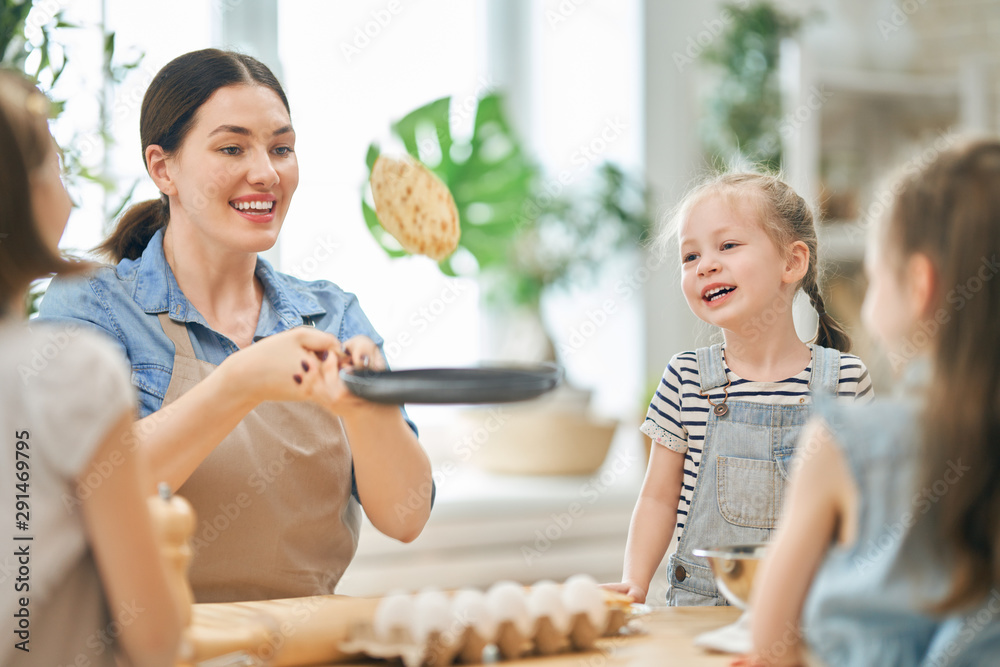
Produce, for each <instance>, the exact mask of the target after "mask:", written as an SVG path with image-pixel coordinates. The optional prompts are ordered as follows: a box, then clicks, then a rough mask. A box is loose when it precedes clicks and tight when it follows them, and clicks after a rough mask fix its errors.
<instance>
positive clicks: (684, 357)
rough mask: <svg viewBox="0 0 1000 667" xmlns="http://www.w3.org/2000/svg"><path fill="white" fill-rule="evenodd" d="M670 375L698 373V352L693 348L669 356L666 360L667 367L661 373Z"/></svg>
mask: <svg viewBox="0 0 1000 667" xmlns="http://www.w3.org/2000/svg"><path fill="white" fill-rule="evenodd" d="M668 373H669V374H672V375H680V374H684V375H695V376H697V375H698V354H697V352H695V351H694V350H685V351H684V352H678V353H677V354H675V355H674V356H672V357H670V361H668V362H667V368H666V369H665V370H664V372H663V374H664V375H667V374H668Z"/></svg>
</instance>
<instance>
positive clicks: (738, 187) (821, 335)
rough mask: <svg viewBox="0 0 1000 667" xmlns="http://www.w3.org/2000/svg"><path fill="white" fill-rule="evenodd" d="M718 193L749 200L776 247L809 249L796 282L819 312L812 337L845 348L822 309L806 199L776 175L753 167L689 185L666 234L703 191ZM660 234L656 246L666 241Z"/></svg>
mask: <svg viewBox="0 0 1000 667" xmlns="http://www.w3.org/2000/svg"><path fill="white" fill-rule="evenodd" d="M711 195H718V196H723V197H727V198H729V199H731V200H732V201H733V202H741V203H745V204H749V205H751V206H752V207H753V210H754V211H755V212H756V213H757V215H756V217H757V220H758V222H760V224H761V225H762V227H763V229H764V231H765V232H766V233H767V235H768V236H769V237H770V239H771V240H772V241H773V242H774V244H775V245H776V246H777V247H778V248H779V250H780V251H781V252H782V253H785V252H786V249H787V248H788V246H789V245H791V244H792V243H794V242H795V241H801V242H803V243H805V244H806V247H807V248H808V249H809V264H808V266H807V268H806V274H805V276H804V277H803V278H802V281H801V282H800V283H799V287H800V288H801V289H802V291H804V292H805V293H806V296H808V297H809V302H810V303H811V304H812V306H813V308H815V309H816V313H817V315H819V325H818V327H817V330H816V338H815V340H814V341H813V342H815V343H816V344H817V345H820V346H822V347H830V348H833V349H836V350H840V351H841V352H849V351H850V349H851V339H850V337H849V336H848V335H847V332H846V331H844V328H843V327H842V326H841V325H840V324H839V323H838V322H837V320H836V319H834V317H833V316H832V315H831V314H830V313H828V312H826V303H825V302H824V300H823V295H822V293H821V291H820V285H819V257H818V253H817V238H816V226H815V223H814V222H813V212H812V209H811V208H810V207H809V204H807V203H806V201H805V200H804V199H803V198H802V197H801V196H799V194H798V193H797V192H795V190H793V189H792V188H791V187H790V186H789V185H788V184H787V183H785V182H784V181H782V180H781V178H779V177H778V176H775V175H772V174H761V173H755V172H746V171H740V172H730V173H724V174H719V175H716V176H713V177H711V178H709V179H707V180H705V181H703V182H702V183H701V184H699V185H697V186H696V187H694V188H693V189H692V190H691V191H690V192H688V193H687V195H685V197H684V199H683V200H682V201H681V203H680V204H679V205H678V207H677V209H676V211H675V213H674V215H673V216H672V220H671V223H670V227H669V228H668V230H667V232H666V235H675V234H676V233H677V230H678V227H679V224H680V221H681V220H683V219H684V218H685V217H686V216H687V215H688V214H689V213H690V211H691V209H692V208H693V207H694V205H695V204H697V203H698V202H700V201H702V200H703V199H704V198H705V197H708V196H711ZM663 240H665V239H662V240H661V244H660V245H661V248H662V246H663V245H665V243H663V242H662V241H663Z"/></svg>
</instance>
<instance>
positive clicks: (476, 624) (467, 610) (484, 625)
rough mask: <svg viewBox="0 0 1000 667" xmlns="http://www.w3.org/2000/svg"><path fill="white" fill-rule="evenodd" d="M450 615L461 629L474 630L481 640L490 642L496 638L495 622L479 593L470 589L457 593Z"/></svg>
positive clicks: (452, 602) (486, 603)
mask: <svg viewBox="0 0 1000 667" xmlns="http://www.w3.org/2000/svg"><path fill="white" fill-rule="evenodd" d="M451 615H452V618H453V619H454V620H455V621H457V622H458V623H460V624H461V625H462V626H463V627H465V626H468V627H470V628H472V629H473V630H475V631H476V634H478V635H479V637H480V638H481V639H484V640H485V641H487V642H492V641H493V640H494V639H495V638H496V633H497V621H496V618H494V617H493V612H491V611H490V605H489V603H488V602H487V601H486V595H485V594H483V593H482V592H481V591H477V590H473V589H471V588H465V589H462V590H460V591H458V592H457V593H456V594H455V597H454V598H453V599H452V601H451Z"/></svg>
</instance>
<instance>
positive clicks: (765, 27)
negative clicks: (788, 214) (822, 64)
mask: <svg viewBox="0 0 1000 667" xmlns="http://www.w3.org/2000/svg"><path fill="white" fill-rule="evenodd" d="M723 11H725V12H728V15H729V16H730V17H731V19H730V21H729V22H728V28H727V29H726V30H725V31H724V32H723V33H722V34H721V35H720V36H719V38H718V40H717V41H716V43H714V44H712V45H711V46H710V47H709V48H707V49H706V50H705V51H704V53H703V54H702V58H703V60H704V61H705V62H706V63H709V64H711V65H714V66H715V69H716V70H717V71H718V72H719V75H720V76H719V81H718V82H717V84H716V85H715V86H713V89H712V92H711V93H710V95H709V96H708V98H707V100H706V110H705V115H704V116H703V120H702V123H701V125H700V128H699V129H700V133H701V137H702V143H703V145H704V147H705V149H706V151H707V152H708V154H709V155H710V157H711V158H712V159H713V161H718V160H720V159H721V160H723V161H725V162H730V161H732V160H733V159H734V158H741V159H743V160H745V161H750V162H753V163H756V164H760V165H762V166H765V167H767V168H768V169H772V170H777V169H779V168H780V167H781V138H780V136H779V134H778V129H779V122H780V120H781V90H780V89H779V86H778V76H777V73H778V52H779V49H780V44H781V40H782V39H783V38H785V37H788V36H790V35H793V34H794V33H795V32H796V31H797V30H798V28H799V26H800V24H801V19H799V18H797V17H792V16H788V15H786V14H783V13H782V12H780V11H779V10H778V9H776V8H775V7H774V6H773V5H772V4H771V3H770V2H756V3H754V4H751V5H746V3H739V4H735V3H730V4H727V5H725V6H724V9H723Z"/></svg>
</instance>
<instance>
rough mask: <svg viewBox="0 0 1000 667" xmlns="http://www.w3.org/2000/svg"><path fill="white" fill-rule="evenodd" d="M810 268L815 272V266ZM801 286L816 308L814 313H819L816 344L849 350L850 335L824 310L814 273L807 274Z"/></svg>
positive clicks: (824, 305)
mask: <svg viewBox="0 0 1000 667" xmlns="http://www.w3.org/2000/svg"><path fill="white" fill-rule="evenodd" d="M811 268H812V271H813V272H814V273H815V271H816V269H815V267H811ZM802 288H803V290H804V291H805V293H806V294H807V295H808V296H809V302H810V303H812V307H813V308H815V309H816V313H817V314H818V315H819V326H818V327H817V330H816V341H815V342H816V344H817V345H820V346H822V347H830V348H833V349H835V350H840V351H841V352H850V351H851V337H850V336H848V335H847V332H846V331H844V327H842V326H841V325H840V323H839V322H837V320H835V319H834V318H833V315H831V314H830V313H828V312H826V304H825V303H824V302H823V295H822V294H820V292H819V286H818V285H817V284H816V277H815V275H813V276H807V278H806V280H805V281H804V283H803V285H802Z"/></svg>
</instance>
